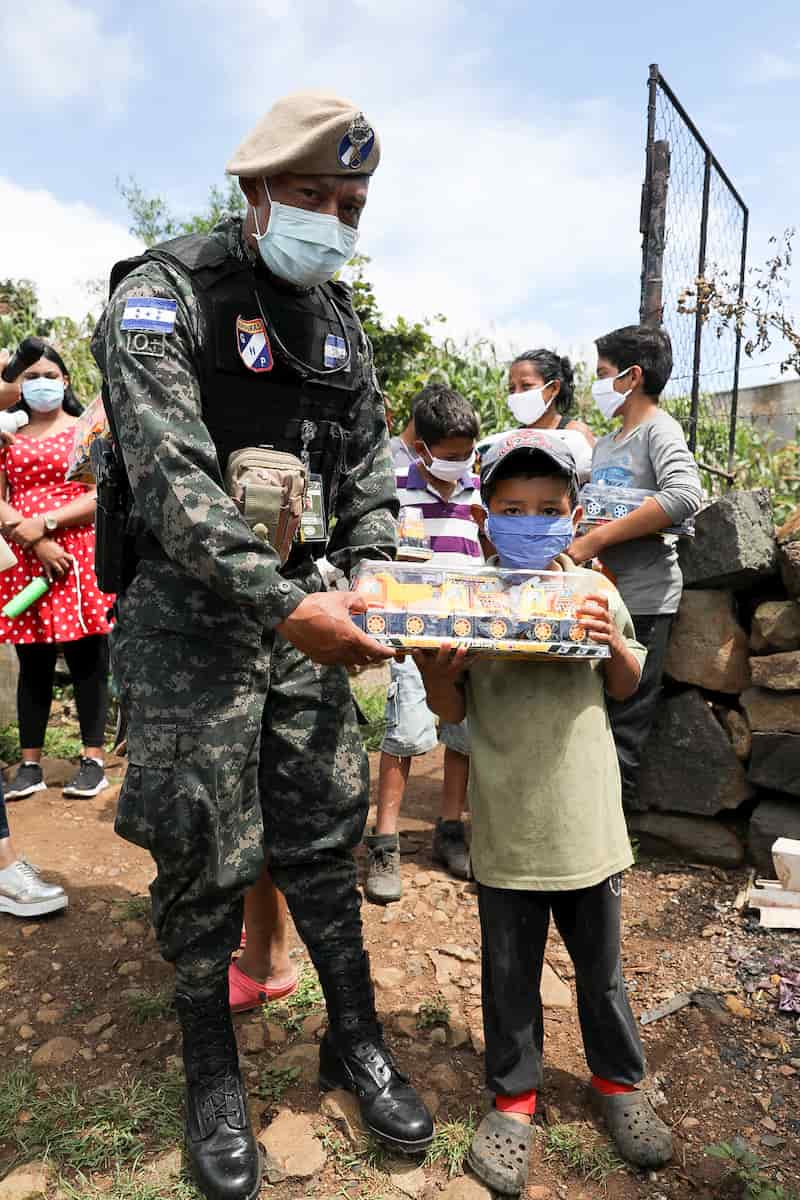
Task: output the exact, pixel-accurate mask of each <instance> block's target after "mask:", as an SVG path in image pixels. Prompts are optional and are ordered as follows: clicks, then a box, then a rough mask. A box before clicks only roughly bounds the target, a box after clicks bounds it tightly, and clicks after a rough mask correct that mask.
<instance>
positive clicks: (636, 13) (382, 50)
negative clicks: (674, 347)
mask: <svg viewBox="0 0 800 1200" xmlns="http://www.w3.org/2000/svg"><path fill="white" fill-rule="evenodd" d="M2 7H3V11H2V12H1V13H0V38H2V44H3V46H4V49H5V55H4V59H5V62H4V87H3V93H4V96H3V99H4V104H3V107H4V113H3V117H4V119H3V157H2V163H1V164H0V276H6V275H16V276H18V275H27V276H29V277H32V278H34V280H35V281H36V282H37V284H38V286H39V288H40V292H41V294H42V297H43V301H44V304H45V307H46V308H47V309H48V310H49V311H51V312H52V311H55V310H56V309H64V310H69V311H70V312H72V313H77V312H79V311H80V310H81V308H83V307H86V306H87V305H88V303H89V301H88V299H87V297H86V293H85V289H84V283H85V281H86V280H88V279H90V278H93V277H97V276H98V275H102V274H105V273H106V272H107V268H108V266H110V264H111V262H112V261H113V260H114V259H115V258H117V257H119V256H121V255H124V254H126V253H128V252H130V251H131V250H132V249H134V248H135V246H134V243H133V242H132V239H130V238H129V236H128V234H127V232H126V225H127V218H126V211H125V206H124V203H123V202H122V200H121V199H120V197H119V195H118V194H117V191H116V188H115V182H114V181H115V178H117V177H127V176H129V175H133V176H135V177H136V179H137V180H138V182H139V183H140V184H141V185H142V186H143V187H144V188H145V189H146V190H147V191H151V192H157V193H160V194H163V195H165V196H166V197H167V198H168V199H169V201H170V203H171V204H172V205H173V206H174V207H175V208H176V209H177V210H178V211H185V212H189V211H192V210H193V209H195V208H197V207H198V206H199V205H200V204H202V202H203V200H204V198H205V195H206V193H207V191H208V187H209V185H210V184H211V183H213V182H218V181H220V179H221V176H222V171H223V169H224V164H225V161H226V160H227V158H228V157H229V155H230V154H231V153H232V151H233V150H234V149H235V147H236V145H237V144H238V142H239V141H240V140H241V138H242V136H243V135H244V134H245V133H246V132H247V130H248V129H249V128H250V126H251V125H252V124H253V123H254V122H255V120H256V119H257V118H258V117H259V116H260V115H261V114H262V112H263V111H264V110H265V109H266V108H267V107H269V105H270V103H271V102H272V100H273V99H274V98H275V97H277V96H279V95H281V94H283V93H284V92H286V91H289V90H293V89H294V88H298V87H308V86H316V87H328V88H331V89H334V90H336V91H339V92H341V93H343V94H345V95H349V96H350V97H352V98H353V99H354V100H355V101H356V102H357V103H358V105H359V106H360V107H362V108H363V109H364V110H365V112H366V113H367V114H368V116H369V117H370V119H371V120H372V121H373V122H374V124H375V125H376V126H377V127H378V129H379V131H380V132H381V135H382V138H383V145H384V149H383V154H384V157H383V161H382V164H381V167H380V170H379V172H378V174H377V175H376V177H375V179H374V181H373V185H372V189H371V197H370V204H369V206H368V209H367V213H366V216H365V219H364V223H363V226H362V230H363V231H362V238H361V245H360V249H361V250H362V251H363V252H365V253H367V254H369V255H370V256H371V257H372V259H373V265H372V268H371V274H372V276H373V279H374V281H375V285H376V289H377V291H378V297H379V300H380V301H381V303H382V305H383V307H384V308H385V310H386V311H387V312H388V313H390V314H391V313H396V312H402V313H404V314H405V315H407V316H409V317H422V316H424V315H426V314H433V313H435V312H439V311H441V312H444V313H445V314H447V316H448V327H449V329H450V331H451V332H452V333H453V334H456V335H462V334H465V333H467V332H470V333H483V334H486V335H488V336H491V337H494V338H496V340H497V341H498V343H499V345H500V346H501V348H502V349H503V351H504V352H505V350H506V349H507V348H508V347H515V348H517V349H521V348H524V347H525V346H527V345H530V344H532V343H533V342H542V341H546V342H549V343H553V344H557V345H559V346H560V347H562V348H563V349H565V350H566V349H574V348H578V349H580V348H582V347H585V346H586V345H587V343H589V342H590V341H591V338H592V337H593V336H595V335H597V334H598V333H600V332H603V331H605V330H606V329H608V328H610V327H613V326H614V325H617V324H622V323H625V322H627V321H629V320H632V319H635V317H636V312H637V306H638V292H639V253H640V252H639V234H638V215H639V188H640V184H641V175H642V169H643V162H644V120H645V105H646V79H647V68H648V64H649V63H650V62H652V61H658V62H659V64H660V65H661V68H662V71H663V72H664V75H665V76H666V78H667V79H668V80H669V81H670V83H671V84H672V86H673V88H674V89H675V91H676V92H677V93H678V95H679V96H680V97H681V98H682V100H683V102H684V104H685V105H686V107H687V108H688V109H689V111H690V113H691V114H692V115H693V117H694V119H695V120H696V122H697V124H698V125H699V126H700V128H701V130H702V131H703V132H704V134H705V135H706V137H707V138H708V140H709V141H710V143H711V145H712V148H713V149H714V151H715V153H716V155H717V157H718V158H719V159H720V161H721V162H722V163H723V165H724V166H725V168H726V169H727V170H728V172H729V174H730V175H731V177H732V179H733V181H734V182H735V183H736V185H737V186H738V188H739V190H740V191H741V192H742V194H743V196H744V198H745V200H746V201H747V202H748V203H749V206H750V210H751V222H752V237H751V261H757V260H759V259H761V258H763V257H764V254H765V252H766V239H767V237H768V235H769V234H770V233H772V232H780V231H781V230H782V229H783V228H784V227H785V226H787V225H790V224H792V223H793V222H796V223H798V224H800V139H799V136H798V114H800V8H798V4H797V0H766V2H765V3H762V4H761V5H755V4H753V3H752V0H747V2H745V0H728V3H725V4H722V3H716V2H714V0H707V2H706V3H698V2H697V0H695V2H694V3H689V2H688V0H673V3H671V4H670V5H668V6H667V5H663V4H662V5H659V6H658V7H657V9H656V6H652V7H650V8H649V9H647V8H646V7H645V6H642V5H641V3H633V2H631V0H623V2H622V3H607V4H598V3H596V0H573V2H572V3H569V4H565V3H555V2H550V0H548V2H546V3H545V2H537V0H533V2H531V3H522V2H521V0H496V2H495V4H494V5H493V6H491V8H490V9H489V10H488V11H487V6H485V5H483V4H479V3H473V2H472V0H462V2H459V0H405V2H400V0H398V2H391V3H387V2H386V0H343V2H342V3H339V4H328V3H322V2H320V0H251V2H250V3H249V4H244V5H242V4H238V3H236V4H234V3H225V2H219V0H217V2H212V0H171V3H170V4H166V5H165V4H163V3H155V2H153V0H140V2H139V3H136V4H132V3H130V0H128V2H127V3H118V2H117V0H107V2H106V3H100V2H99V0H27V2H26V3H24V4H23V3H14V4H13V5H11V4H5V5H3V6H2Z"/></svg>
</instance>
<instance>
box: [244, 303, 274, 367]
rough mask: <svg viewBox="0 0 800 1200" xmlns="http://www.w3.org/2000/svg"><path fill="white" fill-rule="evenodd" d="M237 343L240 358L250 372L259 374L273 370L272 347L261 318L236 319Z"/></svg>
mask: <svg viewBox="0 0 800 1200" xmlns="http://www.w3.org/2000/svg"><path fill="white" fill-rule="evenodd" d="M236 343H237V346H238V348H239V357H240V358H241V360H242V362H243V363H244V365H245V366H246V367H247V369H248V371H255V372H256V373H257V374H258V373H260V372H261V371H271V370H272V347H271V346H270V344H269V338H268V337H267V330H266V327H265V325H264V322H263V321H262V320H261V317H253V318H250V319H248V318H247V317H237V318H236Z"/></svg>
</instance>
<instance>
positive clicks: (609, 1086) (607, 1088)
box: [592, 1075, 636, 1096]
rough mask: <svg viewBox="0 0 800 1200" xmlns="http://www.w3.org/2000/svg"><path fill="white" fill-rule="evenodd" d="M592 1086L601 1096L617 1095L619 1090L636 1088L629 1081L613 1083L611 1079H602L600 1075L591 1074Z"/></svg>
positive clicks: (633, 1090)
mask: <svg viewBox="0 0 800 1200" xmlns="http://www.w3.org/2000/svg"><path fill="white" fill-rule="evenodd" d="M592 1087H593V1088H595V1089H596V1091H598V1092H599V1093H600V1095H601V1096H618V1095H619V1094H620V1092H635V1091H636V1088H635V1087H631V1085H630V1084H629V1083H614V1081H613V1079H603V1078H602V1077H601V1076H600V1075H593V1076H592Z"/></svg>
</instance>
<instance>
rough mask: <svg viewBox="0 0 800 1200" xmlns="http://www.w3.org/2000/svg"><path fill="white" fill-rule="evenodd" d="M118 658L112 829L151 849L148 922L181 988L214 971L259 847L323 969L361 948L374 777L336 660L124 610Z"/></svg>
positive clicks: (231, 943) (208, 981) (219, 973)
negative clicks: (143, 618) (207, 634)
mask: <svg viewBox="0 0 800 1200" xmlns="http://www.w3.org/2000/svg"><path fill="white" fill-rule="evenodd" d="M113 658H114V674H115V679H116V682H117V684H118V686H119V692H120V700H121V703H122V704H123V705H124V707H125V708H126V710H127V713H128V720H129V726H128V761H129V766H128V773H127V776H126V778H125V784H124V786H123V789H122V792H121V793H120V799H119V807H118V811H117V822H116V830H117V832H118V833H119V834H120V835H121V836H122V837H125V838H127V839H128V840H129V841H133V842H136V843H137V844H138V845H141V846H145V847H146V848H147V849H148V850H149V851H150V853H151V854H152V856H153V858H154V860H155V863H156V868H157V875H156V879H155V881H154V882H153V884H152V885H151V889H150V890H151V894H152V898H153V922H154V925H155V930H156V934H157V936H158V941H159V945H160V948H161V953H162V954H163V956H164V958H165V959H167V960H168V961H169V962H174V964H175V969H176V983H177V986H178V988H179V990H181V991H185V992H188V993H190V994H192V995H195V996H197V995H202V994H203V993H208V992H212V991H213V990H215V989H216V987H217V986H219V985H220V984H221V983H223V982H224V980H225V978H226V975H227V971H228V964H229V961H230V956H231V953H232V952H233V950H234V949H235V948H236V947H237V946H238V944H239V938H240V934H241V926H242V910H243V894H244V891H245V889H246V888H247V887H249V886H250V885H251V884H252V883H254V882H255V880H256V879H257V878H258V875H259V871H260V869H261V866H262V864H263V862H264V857H265V851H266V854H267V856H268V858H269V863H270V870H271V872H272V876H273V878H274V880H275V883H276V884H277V886H278V887H279V888H281V889H282V891H283V892H284V893H285V895H286V899H287V902H288V904H289V909H290V911H291V914H292V917H293V919H294V922H295V925H296V926H297V930H298V932H299V934H300V936H301V937H302V939H303V941H304V942H305V944H306V946H307V947H308V951H309V954H310V956H311V958H312V960H313V962H314V964H315V966H316V967H317V968H318V969H320V973H321V974H322V973H323V971H324V969H325V967H326V966H327V967H335V966H341V965H342V964H343V963H346V962H348V961H349V960H353V961H355V960H358V961H359V962H360V961H361V956H362V954H363V942H362V933H361V915H360V895H359V892H358V889H357V886H356V869H355V863H354V861H353V848H354V847H355V846H356V845H357V844H358V843H359V841H360V840H361V836H362V833H363V829H364V824H365V821H366V816H367V806H368V791H369V777H368V769H367V760H366V755H365V753H364V749H363V746H362V742H361V737H360V734H359V731H358V725H357V722H356V715H355V708H354V705H353V701H352V697H351V694H350V685H349V680H348V677H347V672H346V671H345V669H344V668H343V667H321V666H317V665H315V664H314V663H312V662H310V661H309V660H308V659H307V658H305V657H304V656H303V655H302V654H301V653H300V652H299V651H298V650H296V649H295V648H294V647H293V646H291V645H290V644H289V643H288V642H286V641H284V640H283V639H282V638H276V639H275V643H274V645H273V643H272V638H271V637H270V638H268V639H267V640H266V641H265V643H264V644H263V645H262V646H261V647H260V649H254V648H252V647H250V646H248V645H246V644H237V643H235V642H233V641H229V640H226V639H222V638H218V639H214V638H200V637H191V636H186V635H184V634H182V633H176V632H171V631H168V630H149V629H147V628H146V627H136V626H135V625H134V624H133V622H130V623H129V622H127V621H125V620H121V621H120V622H119V624H118V625H117V626H116V627H115V630H114V634H113Z"/></svg>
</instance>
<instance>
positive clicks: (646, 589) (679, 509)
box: [592, 408, 703, 616]
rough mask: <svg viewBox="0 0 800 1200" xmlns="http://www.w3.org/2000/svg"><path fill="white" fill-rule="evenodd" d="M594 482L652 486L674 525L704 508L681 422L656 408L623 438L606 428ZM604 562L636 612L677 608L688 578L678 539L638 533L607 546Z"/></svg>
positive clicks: (598, 449)
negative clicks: (640, 536) (681, 565)
mask: <svg viewBox="0 0 800 1200" xmlns="http://www.w3.org/2000/svg"><path fill="white" fill-rule="evenodd" d="M592 483H607V484H615V485H616V486H619V487H635V488H649V489H650V490H651V491H653V492H654V493H655V499H656V500H657V501H658V503H659V504H660V505H661V507H662V508H663V509H664V512H665V513H666V514H667V516H668V517H669V518H670V521H671V522H672V524H675V525H678V524H680V522H681V521H685V520H686V519H687V517H691V516H692V515H693V514H694V513H696V512H697V510H698V508H699V507H700V502H701V500H702V497H703V493H702V489H701V487H700V476H699V474H698V471H697V465H696V463H695V461H694V459H693V457H692V455H691V453H690V451H689V447H688V446H687V445H686V438H685V437H684V436H683V430H682V429H681V427H680V425H679V424H678V422H677V421H676V420H675V419H674V418H673V417H671V416H670V415H669V413H666V412H663V411H662V410H661V409H660V408H659V409H657V410H656V412H655V413H654V414H653V416H652V417H651V418H649V419H648V420H647V421H645V422H643V424H641V425H638V426H637V427H636V429H633V430H631V432H630V433H629V434H627V435H626V436H625V437H623V438H619V440H617V435H616V434H614V433H607V434H606V435H605V437H602V438H600V440H599V441H598V442H597V444H596V446H595V448H594V455H593V457H592ZM603 563H604V564H605V566H607V567H608V569H609V571H611V572H612V574H613V575H615V576H616V582H617V588H618V590H619V592H620V595H621V596H622V599H623V600H624V601H625V604H626V606H627V608H628V611H629V612H630V613H631V614H632V615H634V616H635V615H636V614H637V613H639V614H643V613H648V614H654V613H674V612H677V609H678V605H679V604H680V599H681V591H682V589H683V577H682V575H681V569H680V567H679V566H678V548H677V538H675V537H671V536H667V537H664V536H659V537H647V538H637V539H636V540H635V541H632V542H620V543H619V545H617V546H609V547H608V549H606V550H604V551H603Z"/></svg>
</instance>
